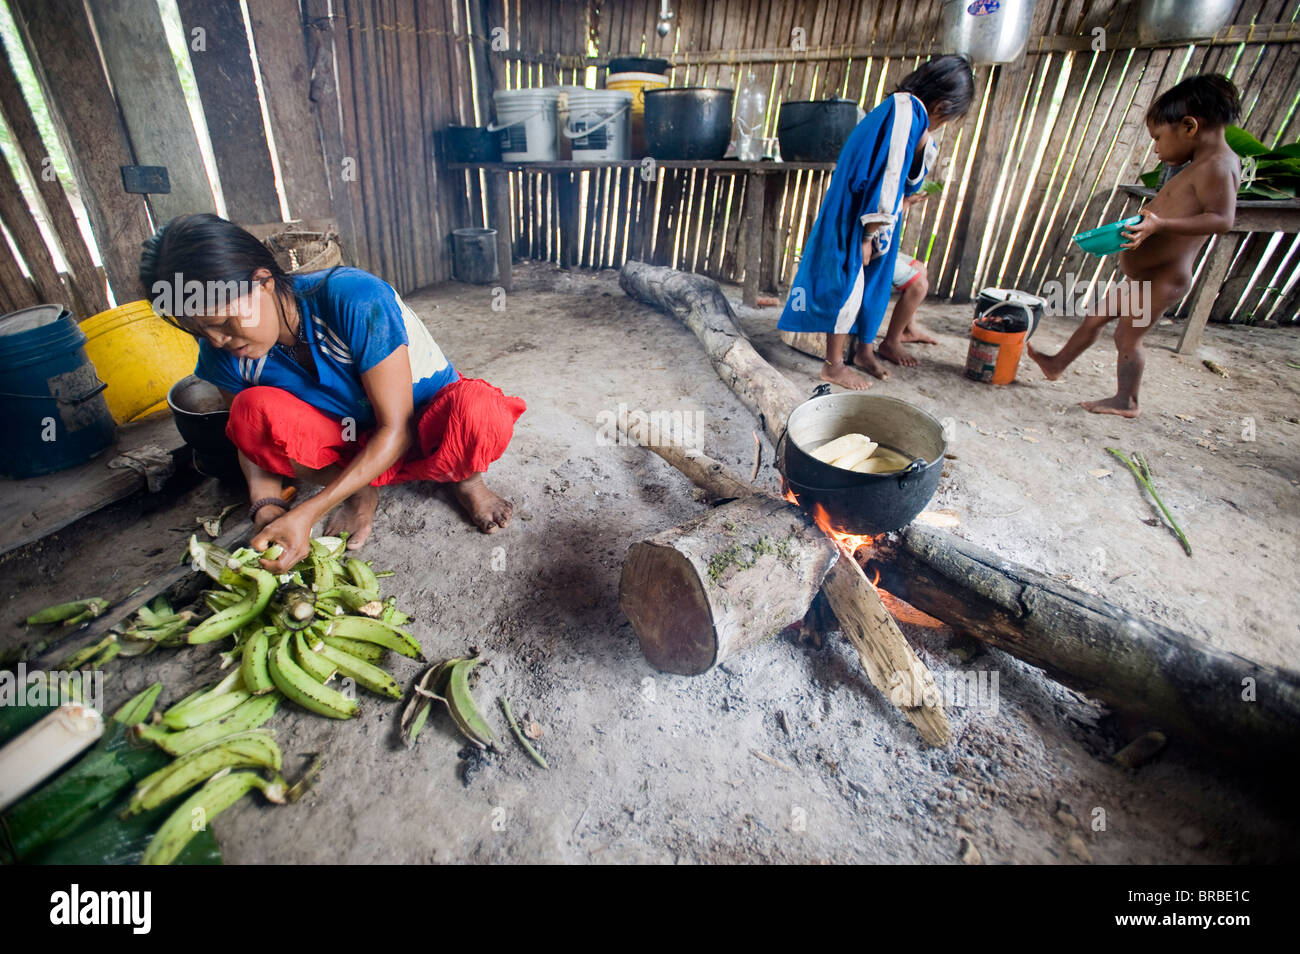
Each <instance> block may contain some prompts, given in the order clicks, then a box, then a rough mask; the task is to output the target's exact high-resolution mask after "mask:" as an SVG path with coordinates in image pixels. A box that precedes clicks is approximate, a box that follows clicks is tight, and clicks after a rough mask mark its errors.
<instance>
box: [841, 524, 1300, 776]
mask: <svg viewBox="0 0 1300 954" xmlns="http://www.w3.org/2000/svg"><path fill="white" fill-rule="evenodd" d="M866 562H867V565H866V569H867V572H868V574H871V573H873V572H874V571H877V570H878V571H879V572H880V580H879V585H880V586H881V587H882V588H883V589H885V590H888V591H889V592H890V593H892V594H893V595H895V596H897V597H898V598H899V599H902V600H905V601H906V602H908V603H910V604H911V605H912V606H915V607H916V608H917V609H919V610H921V611H923V612H925V613H928V614H930V615H931V616H934V617H936V618H938V619H940V620H943V621H944V622H945V623H947V624H949V625H950V626H952V627H953V628H955V629H957V630H959V631H962V632H965V633H968V634H970V635H971V636H974V637H975V638H976V639H979V640H980V641H981V642H984V643H987V644H989V645H991V646H996V647H998V648H999V649H1002V650H1005V651H1006V652H1009V653H1011V654H1012V655H1013V656H1016V657H1018V658H1020V659H1023V660H1025V661H1026V662H1028V663H1031V664H1032V665H1035V666H1038V667H1039V668H1041V669H1042V670H1043V671H1044V672H1046V673H1047V674H1048V675H1049V676H1051V677H1052V678H1054V679H1056V680H1057V681H1059V682H1061V683H1063V684H1065V685H1067V686H1070V687H1072V688H1074V689H1077V690H1079V691H1081V692H1084V693H1087V694H1088V695H1090V696H1093V697H1095V698H1097V699H1100V700H1102V701H1103V702H1106V703H1108V704H1110V705H1111V706H1113V707H1114V708H1115V709H1117V710H1120V711H1123V712H1126V713H1129V714H1131V715H1134V716H1137V717H1138V718H1141V719H1146V720H1149V721H1150V722H1153V723H1155V724H1157V725H1159V726H1161V727H1162V728H1164V729H1167V730H1169V731H1170V732H1172V733H1175V734H1177V735H1180V736H1182V737H1184V738H1187V739H1190V740H1193V741H1195V742H1198V743H1200V744H1202V745H1204V746H1206V747H1207V748H1210V749H1212V750H1216V751H1219V752H1223V753H1228V754H1234V755H1242V754H1245V753H1251V754H1258V753H1265V752H1266V753H1270V754H1271V755H1273V756H1274V757H1276V756H1281V755H1285V754H1288V753H1296V752H1298V751H1300V673H1296V672H1294V671H1291V670H1286V669H1279V668H1277V667H1274V666H1267V665H1264V664H1262V663H1259V662H1256V661H1254V660H1251V659H1247V658H1245V657H1243V656H1238V655H1236V654H1235V653H1230V652H1225V651H1223V650H1221V649H1217V648H1215V647H1213V646H1211V645H1209V644H1207V643H1204V642H1202V641H1200V640H1197V639H1192V638H1191V637H1189V636H1186V635H1184V634H1182V633H1179V632H1176V631H1174V630H1172V629H1170V628H1168V627H1166V626H1162V625H1160V624H1159V623H1155V622H1152V621H1150V620H1146V619H1142V618H1141V617H1138V616H1134V615H1133V614H1131V613H1127V612H1125V611H1124V610H1122V609H1119V608H1118V607H1115V606H1112V605H1111V604H1109V603H1107V602H1105V601H1104V600H1101V599H1098V598H1097V597H1094V596H1090V595H1088V594H1086V593H1083V592H1080V591H1079V590H1077V589H1074V588H1073V587H1070V586H1067V585H1065V584H1064V583H1061V582H1060V581H1059V580H1055V579H1053V578H1052V577H1050V576H1047V575H1046V574H1043V573H1040V572H1038V571H1036V570H1032V569H1029V568H1028V567H1024V566H1018V565H1016V564H1014V563H1010V562H1008V561H1007V560H1005V559H1003V558H1002V557H999V556H998V555H997V554H996V553H993V552H991V551H989V550H986V549H984V548H983V547H980V546H977V545H975V544H973V543H970V542H968V541H966V540H962V539H960V538H958V537H955V536H953V535H952V534H949V533H944V532H942V531H939V530H935V529H933V528H931V527H926V526H922V525H920V524H912V525H911V526H910V527H908V528H907V530H906V531H904V532H903V533H902V534H900V535H899V536H898V537H897V538H896V539H892V540H890V539H887V540H884V541H881V542H878V543H876V545H875V546H873V547H872V548H871V550H870V552H869V555H868V556H867V557H866Z"/></svg>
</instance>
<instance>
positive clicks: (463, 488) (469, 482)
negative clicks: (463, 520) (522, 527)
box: [451, 474, 515, 533]
mask: <svg viewBox="0 0 1300 954" xmlns="http://www.w3.org/2000/svg"><path fill="white" fill-rule="evenodd" d="M451 489H452V492H453V493H454V494H455V495H456V499H457V500H459V501H460V505H461V506H462V507H464V508H465V512H466V513H468V514H469V518H470V519H471V520H473V521H474V525H475V526H476V527H478V528H479V529H480V530H482V531H483V532H484V533H496V532H497V531H498V530H500V529H501V528H502V527H504V526H505V525H506V524H508V523H509V522H510V516H511V514H513V513H514V510H515V507H514V504H512V503H511V502H510V501H509V500H506V498H505V497H502V496H501V495H500V494H497V493H494V492H493V491H491V490H488V486H487V484H485V483H483V475H482V474H474V475H473V476H472V477H467V478H466V479H465V480H462V481H461V482H460V483H458V484H452V485H451Z"/></svg>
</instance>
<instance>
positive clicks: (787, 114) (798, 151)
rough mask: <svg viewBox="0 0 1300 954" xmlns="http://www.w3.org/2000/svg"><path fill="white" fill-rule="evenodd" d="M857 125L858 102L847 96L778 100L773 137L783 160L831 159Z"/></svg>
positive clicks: (832, 160)
mask: <svg viewBox="0 0 1300 954" xmlns="http://www.w3.org/2000/svg"><path fill="white" fill-rule="evenodd" d="M857 125H858V104H857V103H854V102H851V101H849V100H847V99H824V100H821V101H820V102H806V103H782V104H781V113H780V115H779V116H778V117H777V120H776V138H777V139H779V140H780V142H781V158H782V159H784V160H785V161H786V162H834V161H835V160H836V159H838V158H839V155H840V150H841V149H843V148H844V144H845V143H846V142H848V140H849V135H850V134H851V133H852V132H853V130H854V128H855V127H856V126H857Z"/></svg>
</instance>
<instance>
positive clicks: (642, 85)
mask: <svg viewBox="0 0 1300 954" xmlns="http://www.w3.org/2000/svg"><path fill="white" fill-rule="evenodd" d="M667 88H668V77H667V76H664V75H663V74H662V73H610V74H609V76H607V77H605V89H614V90H619V91H620V92H624V93H631V94H632V122H631V125H630V131H629V136H628V156H629V158H632V159H642V158H644V157H645V155H646V153H647V152H648V151H649V146H647V145H646V141H645V91H646V90H648V89H667Z"/></svg>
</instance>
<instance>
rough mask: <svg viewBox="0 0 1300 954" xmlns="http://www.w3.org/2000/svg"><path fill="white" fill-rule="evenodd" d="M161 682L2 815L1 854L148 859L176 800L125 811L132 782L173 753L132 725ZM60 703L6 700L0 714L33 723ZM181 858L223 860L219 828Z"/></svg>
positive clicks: (8, 859)
mask: <svg viewBox="0 0 1300 954" xmlns="http://www.w3.org/2000/svg"><path fill="white" fill-rule="evenodd" d="M161 689H162V684H161V683H154V684H153V685H152V686H149V687H148V688H147V689H145V690H144V691H142V692H141V693H139V694H138V695H136V696H135V697H133V698H132V699H130V700H128V701H127V702H126V703H125V704H124V705H122V707H121V708H119V709H118V710H117V711H116V712H114V713H113V716H112V717H111V718H110V719H109V720H108V721H107V723H106V724H105V727H104V734H103V735H102V736H100V738H99V740H98V741H97V742H96V743H95V744H94V745H93V746H91V747H90V749H88V750H87V751H86V752H85V753H84V754H83V755H82V756H81V757H80V758H78V759H77V760H76V761H74V762H72V763H71V764H70V765H68V766H65V767H64V768H63V769H62V770H61V771H60V772H59V773H58V774H56V775H55V776H54V778H53V779H51V780H50V781H47V782H46V783H45V784H44V785H43V786H41V787H40V788H38V789H37V790H36V791H34V792H31V793H30V794H28V795H26V796H25V797H23V798H22V799H21V800H20V801H18V802H17V803H16V804H14V805H11V806H10V807H9V809H8V811H6V812H5V813H4V814H3V815H0V835H3V839H2V841H0V861H3V863H5V864H12V863H14V862H23V863H34V864H86V865H89V864H134V863H135V862H138V861H139V860H140V856H141V855H142V854H143V853H144V849H145V848H146V847H147V846H148V844H149V840H150V839H151V838H152V837H153V833H154V831H155V830H156V829H157V827H158V826H159V825H161V824H162V823H163V821H164V820H166V818H167V812H166V809H167V808H168V806H166V805H164V806H162V807H161V808H159V809H157V810H155V811H153V812H146V813H143V814H141V815H137V816H133V817H131V818H130V819H128V820H126V821H123V820H122V819H120V818H119V817H118V816H119V815H120V814H121V812H122V810H123V809H124V808H126V806H127V803H128V802H129V801H130V798H131V787H132V786H133V785H134V784H135V783H136V782H137V781H139V780H140V779H142V778H144V777H145V776H146V775H148V774H149V773H150V772H153V771H156V770H157V769H160V768H162V767H163V766H164V765H166V764H167V763H168V762H169V761H170V760H171V757H170V756H169V755H167V753H165V752H163V751H162V750H161V749H159V748H157V747H156V746H154V745H142V744H140V743H139V742H133V741H132V740H131V738H130V736H129V735H128V730H129V729H130V727H131V725H133V724H135V723H137V722H143V721H144V720H146V719H147V718H148V717H149V713H150V712H151V711H152V709H153V705H154V702H155V701H156V700H157V698H158V694H159V692H160V691H161ZM57 703H58V700H54V703H53V704H52V705H50V706H45V707H42V706H28V707H21V708H26V709H30V710H31V711H30V712H27V713H21V714H18V715H17V716H15V715H14V714H11V713H8V712H5V710H7V709H18V708H20V707H17V706H5V707H3V708H0V715H6V716H11V719H10V721H11V722H13V723H15V724H20V723H27V724H31V723H34V722H35V721H36V720H37V719H39V718H40V717H41V716H42V715H44V714H45V713H47V712H49V711H50V709H51V708H53V706H54V705H57ZM22 727H23V728H25V727H26V726H25V725H24V726H22ZM18 731H21V728H19V729H18ZM214 859H215V860H214ZM176 863H177V864H220V863H221V853H220V848H219V847H218V846H217V844H216V840H215V839H214V838H213V836H212V834H211V832H210V831H205V832H201V833H200V834H199V836H197V837H196V838H195V839H194V840H193V841H191V842H190V844H189V845H188V846H187V847H186V849H185V851H184V852H183V853H182V854H181V855H180V857H179V858H178V859H177V862H176Z"/></svg>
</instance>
